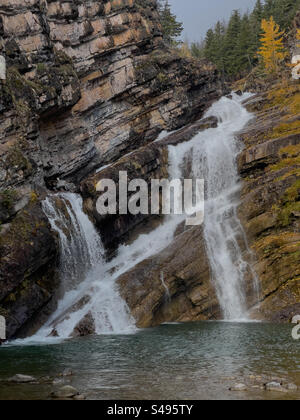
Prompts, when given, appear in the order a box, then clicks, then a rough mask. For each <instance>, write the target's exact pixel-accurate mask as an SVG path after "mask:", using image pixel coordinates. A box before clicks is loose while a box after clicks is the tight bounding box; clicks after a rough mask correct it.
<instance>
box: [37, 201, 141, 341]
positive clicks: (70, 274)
mask: <svg viewBox="0 0 300 420" xmlns="http://www.w3.org/2000/svg"><path fill="white" fill-rule="evenodd" d="M43 209H44V212H45V214H46V215H47V217H48V219H49V221H50V224H51V226H52V228H53V230H54V231H56V232H57V233H58V235H59V239H60V276H61V284H62V291H61V294H62V299H61V300H60V301H59V303H58V308H57V310H56V311H55V313H54V314H53V315H52V316H51V318H50V319H49V321H48V322H47V324H46V325H45V326H44V327H43V328H42V329H41V330H40V331H39V333H38V334H37V336H36V337H35V338H41V337H47V336H48V335H49V334H50V333H51V331H52V330H53V328H55V333H56V334H57V335H58V336H59V337H62V338H68V337H69V336H70V335H71V334H72V333H73V331H74V328H75V327H76V325H77V324H78V322H79V321H80V320H82V318H83V317H84V316H85V315H87V314H88V313H90V314H91V315H92V317H93V320H94V322H95V330H96V332H97V333H98V334H104V333H121V332H122V333H126V332H131V331H134V330H135V326H134V321H133V320H132V318H131V316H130V314H129V311H128V308H127V306H126V304H125V302H124V301H123V300H122V299H121V297H120V296H119V293H118V291H117V290H116V288H115V287H114V282H113V279H112V277H111V276H107V275H106V273H105V268H106V264H105V260H104V257H103V256H104V247H103V244H102V242H101V239H100V236H99V234H98V233H97V231H96V229H95V227H94V226H93V224H92V223H91V221H90V220H89V218H88V217H87V215H86V214H85V213H84V212H83V209H82V198H81V197H80V196H79V195H77V194H71V193H63V194H59V195H57V196H52V197H48V198H47V199H46V200H45V201H44V203H43ZM95 296H96V297H97V298H96V299H95Z"/></svg>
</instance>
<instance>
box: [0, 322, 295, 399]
mask: <svg viewBox="0 0 300 420" xmlns="http://www.w3.org/2000/svg"><path fill="white" fill-rule="evenodd" d="M291 331H292V326H291V325H274V324H262V323H241V324H238V323H223V322H200V323H188V324H168V325H161V326H160V327H158V328H153V329H148V330H140V331H139V332H137V333H136V334H134V335H106V336H94V337H86V338H81V339H74V340H69V341H65V342H63V343H60V344H51V345H49V344H43V345H30V344H27V345H18V346H4V347H0V380H1V381H2V382H0V399H45V398H47V397H48V396H49V394H50V392H51V391H52V390H53V389H54V388H55V387H54V386H53V385H50V384H43V385H41V384H39V385H12V384H8V383H6V382H5V380H6V379H7V378H9V377H11V376H13V375H15V374H17V373H22V374H27V375H33V376H35V377H37V378H42V377H44V376H51V377H52V376H56V375H59V373H60V372H62V371H63V370H64V369H66V368H68V369H71V370H72V371H73V373H74V375H73V376H72V377H71V378H70V379H66V381H69V382H67V383H70V384H71V385H73V386H75V387H76V388H77V389H78V390H80V392H82V393H85V394H86V395H87V397H88V398H89V399H160V400H161V399H187V400H188V399H216V398H217V399H233V398H234V399H236V398H239V399H249V398H251V399H299V398H300V391H298V392H294V393H287V394H281V393H271V392H266V391H263V390H261V389H254V388H249V391H247V392H243V393H233V392H231V391H229V390H228V389H229V387H230V386H231V385H233V384H235V383H238V382H244V383H245V381H249V380H250V379H249V376H250V375H256V376H257V375H261V376H263V377H267V378H270V379H271V378H277V377H279V378H283V379H286V380H288V381H290V382H293V383H296V384H297V385H298V386H300V375H299V373H300V351H299V343H300V342H299V341H295V340H294V339H293V338H292V335H291Z"/></svg>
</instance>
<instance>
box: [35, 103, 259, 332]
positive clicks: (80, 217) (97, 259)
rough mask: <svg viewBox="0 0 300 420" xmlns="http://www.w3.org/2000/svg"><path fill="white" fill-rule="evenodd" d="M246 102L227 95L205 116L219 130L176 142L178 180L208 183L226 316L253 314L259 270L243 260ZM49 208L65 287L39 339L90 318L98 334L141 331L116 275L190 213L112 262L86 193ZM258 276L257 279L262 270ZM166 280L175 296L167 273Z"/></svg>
mask: <svg viewBox="0 0 300 420" xmlns="http://www.w3.org/2000/svg"><path fill="white" fill-rule="evenodd" d="M243 99H245V96H243V97H242V98H240V97H238V96H236V95H234V96H233V99H228V98H222V99H221V100H220V101H218V102H216V103H215V104H214V105H213V106H212V107H211V108H210V109H209V110H208V112H207V113H206V115H205V116H206V117H209V116H216V117H217V118H218V122H219V124H218V126H217V128H210V129H207V130H205V131H204V132H201V133H199V134H197V135H196V136H195V137H194V138H193V139H192V140H190V141H188V142H185V143H181V144H179V145H176V146H169V147H168V151H169V175H170V178H172V179H174V178H191V177H195V178H201V179H204V180H205V185H206V191H205V194H206V202H205V219H204V226H203V231H204V239H205V243H206V249H207V255H208V258H209V262H210V267H211V277H212V281H213V284H214V285H215V289H216V293H217V297H218V299H219V302H220V306H221V308H222V311H223V317H224V319H226V320H242V319H246V318H247V305H246V298H245V296H246V294H245V275H246V273H247V272H249V271H251V267H250V265H249V264H248V263H247V261H246V260H245V259H244V257H243V251H244V250H245V249H246V250H247V249H248V248H247V241H246V238H245V234H244V231H243V228H242V226H241V223H240V221H239V219H238V216H237V208H238V205H239V192H240V182H239V176H238V171H237V165H236V158H237V155H238V153H239V152H240V151H241V145H240V143H239V142H238V141H237V138H236V136H235V132H237V131H239V130H241V129H242V128H243V127H244V126H245V125H246V124H247V122H248V121H249V120H250V118H251V114H250V113H248V112H247V110H246V109H245V108H244V107H243V106H242V104H241V102H242V100H243ZM62 203H63V204H62ZM43 208H44V212H45V214H46V215H47V217H48V219H49V221H50V224H51V226H52V229H53V230H54V231H56V232H57V234H58V236H59V240H60V274H61V283H62V286H61V290H60V296H61V299H60V301H59V303H58V307H57V310H56V311H55V313H54V314H53V315H52V316H51V318H50V319H49V321H48V322H47V323H46V325H45V326H44V327H43V328H42V329H41V330H40V331H39V332H38V334H37V335H36V336H35V337H34V338H36V339H39V340H40V339H45V338H46V337H48V336H49V334H50V333H51V331H53V329H55V333H56V334H57V335H58V336H59V337H61V338H68V337H70V336H72V333H73V331H74V328H75V327H76V326H77V325H78V323H79V322H80V321H81V320H82V319H83V318H84V317H86V316H88V315H90V316H91V317H92V319H93V321H94V324H95V325H94V327H95V332H96V333H97V334H121V333H122V334H124V333H132V332H135V331H136V327H135V322H134V320H133V318H132V316H131V315H130V312H129V309H128V307H127V305H126V303H125V302H124V301H123V300H122V298H121V297H120V295H119V292H118V290H117V287H116V280H117V279H118V278H119V276H120V275H122V274H123V273H125V272H126V271H128V270H130V269H132V268H133V267H135V266H136V265H137V264H138V263H139V262H141V261H143V260H145V259H147V258H149V257H151V256H152V255H155V254H157V253H158V252H160V251H161V250H163V249H164V248H166V247H167V246H168V245H169V244H170V243H171V242H172V240H173V238H174V234H175V231H176V228H177V226H178V225H179V223H181V222H182V221H183V220H184V219H185V216H184V215H170V216H167V217H165V221H164V223H163V224H161V225H160V226H158V227H157V228H156V229H154V230H153V231H152V232H150V233H147V234H142V235H140V236H139V237H138V238H137V239H136V240H135V241H134V242H133V243H131V244H129V245H121V246H120V247H119V249H118V254H117V256H116V257H115V258H114V259H113V260H112V261H110V262H106V261H105V259H104V248H103V245H102V242H101V240H100V237H99V235H98V233H97V231H96V229H95V227H94V226H93V224H92V223H91V221H90V220H89V218H88V217H87V215H86V214H85V213H84V211H83V208H82V199H81V197H80V196H79V195H77V194H71V193H64V194H58V195H53V196H51V197H48V198H47V199H46V200H45V202H44V204H43ZM251 275H252V277H253V283H254V284H255V279H256V277H255V273H252V272H251ZM161 282H162V285H163V287H164V288H165V290H166V297H167V300H169V298H170V297H169V290H168V288H167V285H166V284H165V281H164V275H163V273H162V275H161Z"/></svg>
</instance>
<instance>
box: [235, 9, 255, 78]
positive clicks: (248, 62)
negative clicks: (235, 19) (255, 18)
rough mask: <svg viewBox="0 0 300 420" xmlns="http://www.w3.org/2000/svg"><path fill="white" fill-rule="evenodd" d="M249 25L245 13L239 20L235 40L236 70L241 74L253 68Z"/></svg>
mask: <svg viewBox="0 0 300 420" xmlns="http://www.w3.org/2000/svg"><path fill="white" fill-rule="evenodd" d="M251 35H252V32H251V25H250V20H249V16H248V15H247V14H245V15H244V16H243V19H242V22H241V29H240V33H239V36H238V41H237V52H238V60H237V70H238V71H239V73H241V74H243V73H245V72H246V71H250V70H251V69H252V68H253V59H252V54H251V51H252V50H251V47H252V40H251Z"/></svg>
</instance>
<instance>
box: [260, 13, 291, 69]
mask: <svg viewBox="0 0 300 420" xmlns="http://www.w3.org/2000/svg"><path fill="white" fill-rule="evenodd" d="M261 28H262V30H263V34H262V35H261V39H260V42H261V47H260V49H259V51H258V54H259V55H260V56H261V57H262V60H263V64H264V67H265V69H266V72H267V73H270V74H271V73H277V72H278V70H279V64H280V62H281V61H282V60H283V59H284V58H285V56H286V54H287V53H286V51H285V50H284V45H283V35H284V32H283V31H280V28H279V25H277V23H276V22H275V21H274V18H273V16H272V17H271V18H270V20H266V19H263V20H262V23H261Z"/></svg>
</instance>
